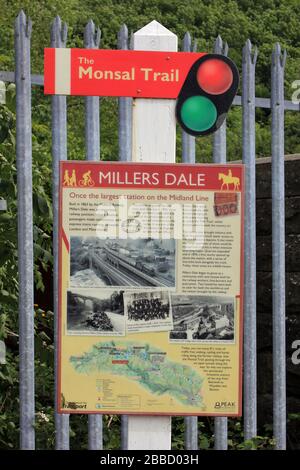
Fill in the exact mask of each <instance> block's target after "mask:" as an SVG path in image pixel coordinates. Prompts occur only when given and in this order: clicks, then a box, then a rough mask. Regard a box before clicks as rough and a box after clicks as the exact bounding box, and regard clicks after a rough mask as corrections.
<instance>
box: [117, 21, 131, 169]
mask: <svg viewBox="0 0 300 470" xmlns="http://www.w3.org/2000/svg"><path fill="white" fill-rule="evenodd" d="M118 48H119V49H123V50H127V49H128V29H127V26H126V24H123V26H122V27H121V29H120V31H119V33H118ZM118 103H119V160H121V161H129V160H131V136H132V98H126V97H122V98H119V99H118Z"/></svg>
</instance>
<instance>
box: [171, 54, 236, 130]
mask: <svg viewBox="0 0 300 470" xmlns="http://www.w3.org/2000/svg"><path fill="white" fill-rule="evenodd" d="M238 84H239V73H238V70H237V67H236V65H235V64H234V63H233V62H232V60H230V59H228V57H226V56H223V55H220V54H206V55H204V56H202V57H201V58H200V59H198V60H197V61H196V62H195V63H194V64H193V65H192V67H191V70H190V71H189V73H188V75H187V77H186V80H185V82H184V84H183V87H182V89H181V90H180V93H179V96H178V98H177V103H176V118H177V121H178V122H179V124H180V125H181V127H182V128H183V130H184V131H185V132H187V133H188V134H191V135H194V136H200V135H207V134H211V133H212V132H215V131H216V130H217V129H219V127H220V126H221V125H222V123H223V121H224V119H225V118H226V114H227V112H228V110H229V108H230V106H231V104H232V101H233V98H234V97H235V95H236V92H237V88H238Z"/></svg>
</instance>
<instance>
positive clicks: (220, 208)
mask: <svg viewBox="0 0 300 470" xmlns="http://www.w3.org/2000/svg"><path fill="white" fill-rule="evenodd" d="M214 211H215V215H216V216H217V217H220V216H225V215H233V214H238V193H230V192H226V193H225V192H220V193H215V194H214Z"/></svg>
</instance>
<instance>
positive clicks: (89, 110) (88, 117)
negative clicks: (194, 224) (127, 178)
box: [84, 20, 103, 450]
mask: <svg viewBox="0 0 300 470" xmlns="http://www.w3.org/2000/svg"><path fill="white" fill-rule="evenodd" d="M100 38H101V32H100V29H99V28H97V31H95V25H94V22H93V21H92V20H90V21H89V22H88V24H87V25H86V27H85V30H84V47H86V48H87V49H97V48H98V47H99V44H100ZM99 101H100V100H99V97H98V96H86V97H85V146H86V159H87V160H91V161H93V160H94V161H97V160H100V115H99ZM88 428H89V436H88V443H89V444H88V445H89V449H90V450H101V449H103V436H102V415H97V414H91V415H89V417H88Z"/></svg>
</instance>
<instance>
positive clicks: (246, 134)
mask: <svg viewBox="0 0 300 470" xmlns="http://www.w3.org/2000/svg"><path fill="white" fill-rule="evenodd" d="M256 60H257V49H256V48H255V50H254V54H253V53H252V45H251V42H250V41H249V39H248V40H247V41H246V44H245V46H244V48H243V66H242V77H243V92H242V111H243V163H244V164H245V165H246V173H245V228H244V232H245V236H244V251H245V268H244V331H245V334H244V437H245V439H251V438H252V437H255V436H256V434H257V424H256V421H257V417H256V413H257V390H256V388H257V384H256V210H255V209H256V193H255V158H256V153H255V65H256Z"/></svg>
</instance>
